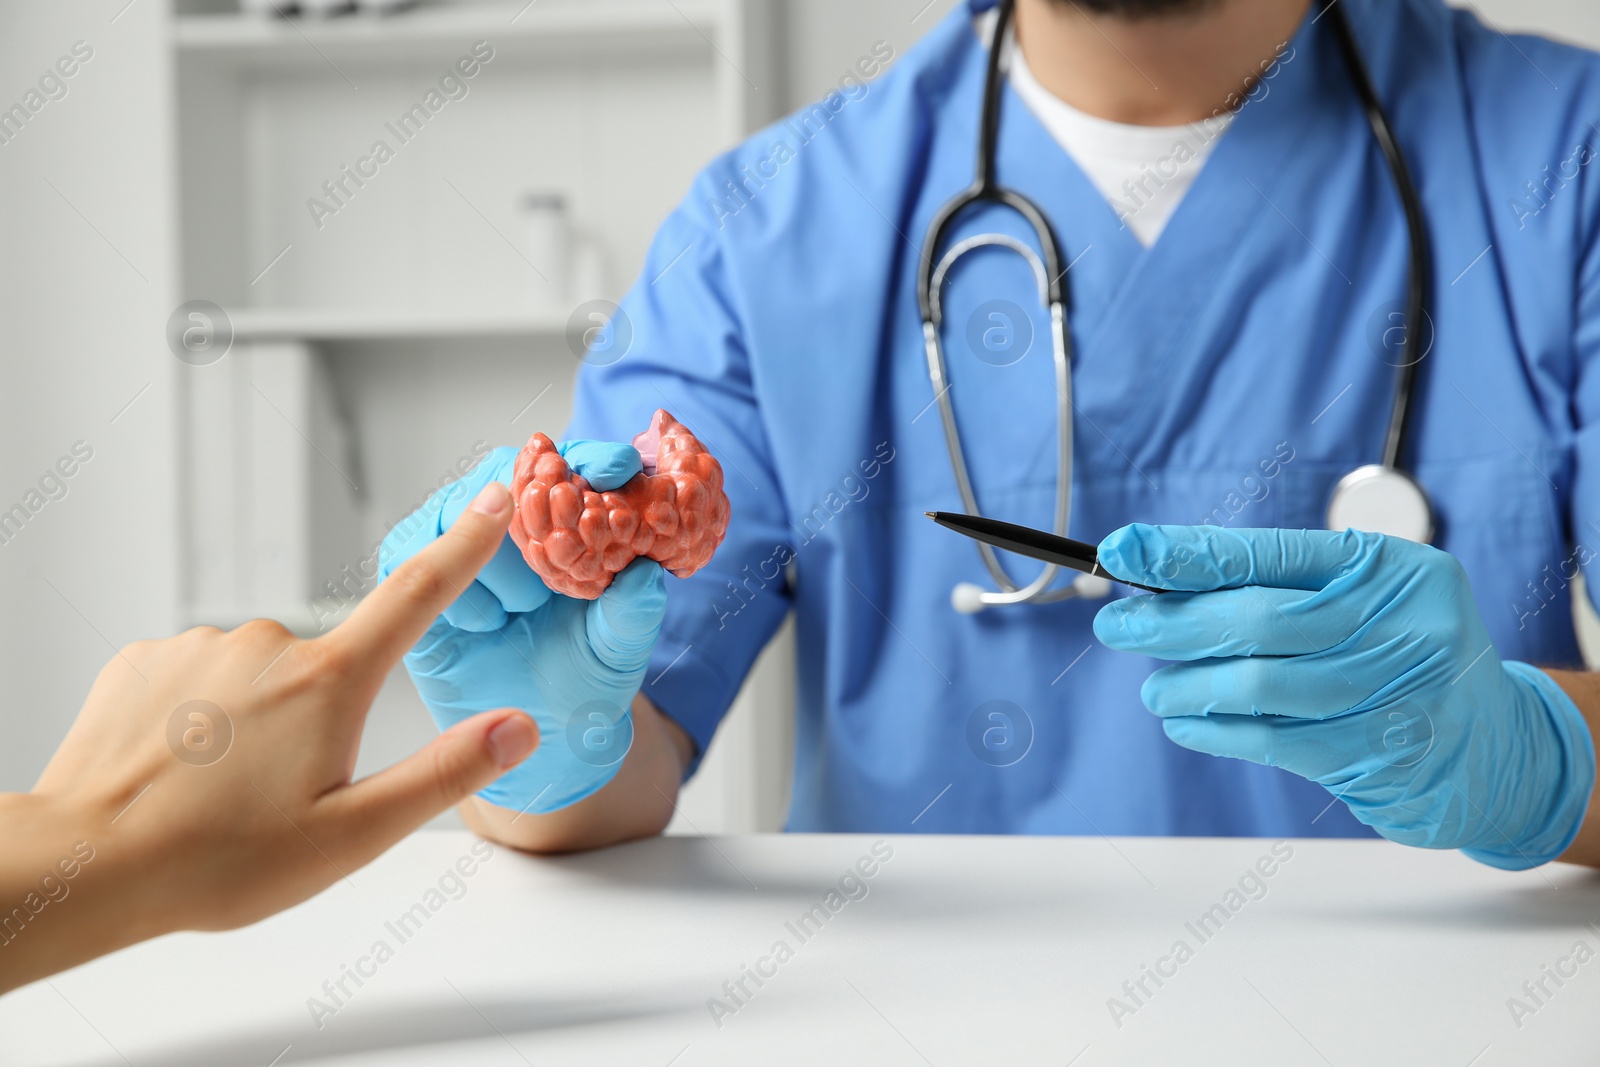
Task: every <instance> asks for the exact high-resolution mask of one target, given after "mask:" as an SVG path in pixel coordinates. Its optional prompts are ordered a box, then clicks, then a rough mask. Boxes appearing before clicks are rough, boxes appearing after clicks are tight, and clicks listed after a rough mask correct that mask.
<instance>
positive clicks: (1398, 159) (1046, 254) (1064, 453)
mask: <svg viewBox="0 0 1600 1067" xmlns="http://www.w3.org/2000/svg"><path fill="white" fill-rule="evenodd" d="M1014 10H1015V0H1000V3H999V5H998V10H997V11H996V15H995V24H994V32H993V36H992V38H991V41H990V47H989V55H988V59H987V65H986V70H985V76H984V79H985V80H984V92H983V109H982V115H981V121H980V127H979V133H978V159H977V166H976V174H975V177H974V179H973V182H972V184H971V185H969V186H968V187H967V188H966V189H964V190H962V191H961V192H960V193H958V194H957V195H956V196H954V197H952V198H951V199H950V200H949V201H948V202H946V203H945V204H944V205H943V206H942V207H940V209H939V211H938V212H937V213H935V215H934V218H933V220H932V222H930V224H929V226H928V234H927V237H926V238H925V239H924V243H923V254H922V257H921V261H920V263H919V265H918V271H917V281H918V285H917V303H918V311H919V313H920V315H921V318H922V332H923V347H924V351H925V354H926V358H927V363H928V376H929V380H930V381H931V382H932V384H933V388H934V393H935V399H936V401H937V403H938V406H939V415H940V423H941V425H942V427H943V430H944V437H945V444H946V447H947V450H948V451H949V453H950V464H951V467H952V469H953V470H954V473H955V479H956V487H957V491H958V493H959V494H960V497H961V503H962V506H963V507H964V508H965V509H966V511H967V513H968V514H969V515H978V514H980V511H979V505H978V499H977V493H976V490H975V489H974V487H973V481H972V476H971V472H970V470H969V469H968V467H967V461H966V456H965V449H964V448H963V447H962V442H961V433H960V429H959V428H958V426H957V424H956V418H955V407H954V403H953V401H952V399H951V396H950V393H951V388H950V384H951V383H950V379H949V368H948V367H947V366H946V363H945V359H944V347H943V344H942V342H941V340H940V329H941V327H942V325H943V308H942V306H941V300H940V290H941V288H942V286H943V284H944V280H945V278H946V277H947V276H948V274H949V271H950V267H951V266H952V265H953V263H954V262H955V260H956V259H958V258H959V257H960V256H961V255H964V254H966V253H967V252H969V251H971V250H973V249H974V248H977V247H982V246H985V245H997V246H1005V247H1009V248H1011V249H1012V250H1013V251H1016V252H1018V253H1019V254H1022V255H1024V256H1025V258H1028V259H1029V261H1030V265H1033V266H1034V268H1035V270H1034V273H1035V275H1036V277H1037V278H1038V280H1039V282H1040V286H1039V289H1040V293H1039V295H1040V299H1041V300H1042V301H1043V302H1044V304H1045V305H1046V306H1047V307H1048V308H1049V310H1050V318H1051V324H1050V333H1051V354H1052V359H1053V360H1054V362H1055V370H1056V393H1057V398H1058V404H1057V432H1058V436H1059V438H1060V440H1059V446H1058V451H1059V457H1058V466H1057V478H1056V513H1055V516H1054V518H1055V525H1054V527H1053V532H1054V533H1055V534H1056V535H1057V536H1060V537H1065V536H1066V534H1067V528H1068V526H1069V525H1070V523H1071V517H1072V508H1071V501H1072V435H1073V421H1074V420H1073V410H1074V409H1073V403H1072V356H1073V349H1072V328H1071V295H1070V288H1069V287H1068V286H1067V285H1066V284H1065V280H1064V276H1065V274H1066V271H1065V270H1064V269H1063V267H1062V264H1063V263H1064V262H1065V257H1064V255H1063V252H1062V247H1061V243H1060V241H1059V239H1058V238H1057V236H1056V233H1055V230H1054V228H1053V227H1052V226H1051V224H1050V220H1049V217H1048V216H1047V215H1045V213H1044V212H1043V211H1042V210H1041V209H1040V208H1039V206H1038V205H1037V204H1035V203H1034V202H1033V201H1032V200H1030V199H1029V198H1028V197H1026V196H1024V195H1023V194H1022V193H1020V192H1018V191H1016V190H1014V189H1008V188H1006V187H1004V186H1002V185H1000V184H999V181H998V179H997V178H996V175H995V158H996V151H997V147H998V145H999V132H1000V103H1001V98H1002V94H1001V91H1000V90H1001V80H1002V74H1003V72H1004V69H1005V58H1004V56H1003V54H1002V53H1003V52H1004V51H1005V47H1004V46H1005V41H1006V31H1007V29H1008V28H1009V26H1010V24H1011V21H1012V16H1013V12H1014ZM1324 16H1326V17H1328V18H1330V20H1331V21H1332V23H1333V28H1334V36H1335V39H1336V40H1337V42H1338V45H1339V49H1340V53H1341V55H1342V56H1343V57H1344V60H1345V66H1346V68H1347V69H1348V70H1349V72H1350V77H1351V80H1352V82H1353V83H1354V85H1355V89H1356V93H1357V95H1358V96H1359V97H1360V100H1361V104H1362V108H1363V111H1364V112H1365V114H1366V117H1367V120H1368V125H1370V126H1371V128H1372V131H1373V136H1374V137H1375V138H1376V140H1377V142H1378V146H1379V149H1380V150H1381V151H1382V153H1383V156H1384V159H1385V161H1386V163H1387V165H1388V168H1389V171H1390V174H1391V177H1392V178H1393V181H1394V185H1395V189H1396V191H1397V193H1398V194H1399V198H1400V203H1401V207H1402V209H1403V210H1404V212H1405V217H1406V228H1407V232H1408V236H1409V239H1410V264H1409V267H1410V272H1409V277H1408V280H1407V285H1406V303H1405V307H1406V311H1405V320H1404V329H1405V340H1404V345H1403V347H1402V356H1401V361H1400V365H1399V366H1398V367H1397V368H1396V373H1395V390H1394V398H1393V404H1392V407H1391V409H1390V415H1389V421H1388V426H1387V429H1386V432H1385V434H1384V440H1383V445H1382V456H1383V459H1382V462H1381V464H1380V465H1379V469H1380V470H1381V471H1384V472H1389V473H1392V474H1394V475H1395V476H1397V477H1399V478H1403V479H1405V480H1406V481H1407V482H1410V483H1411V484H1412V485H1413V486H1414V487H1415V489H1416V493H1417V496H1418V499H1419V500H1420V501H1421V507H1422V508H1423V510H1424V512H1425V513H1428V514H1425V515H1424V518H1425V519H1426V520H1427V521H1426V523H1425V525H1426V528H1427V529H1428V530H1429V531H1430V532H1431V530H1432V521H1431V508H1430V507H1429V505H1428V501H1427V495H1426V493H1425V492H1423V490H1422V488H1421V486H1420V485H1417V484H1416V480H1415V479H1414V478H1413V477H1412V476H1411V475H1410V474H1409V473H1408V472H1407V471H1406V470H1405V468H1404V466H1403V465H1402V464H1403V460H1404V457H1405V456H1406V453H1407V448H1408V445H1409V437H1410V431H1411V411H1412V397H1413V394H1414V391H1415V388H1416V384H1417V380H1418V375H1419V368H1420V365H1421V363H1422V360H1423V358H1425V357H1426V356H1427V354H1428V352H1427V349H1426V347H1425V345H1426V344H1427V343H1428V342H1429V340H1430V338H1431V334H1432V329H1431V322H1430V320H1429V319H1428V296H1429V293H1430V291H1431V287H1432V284H1433V260H1432V252H1431V248H1430V245H1429V240H1428V229H1427V216H1426V214H1425V212H1424V209H1423V205H1422V198H1421V195H1420V194H1419V192H1418V191H1417V187H1416V183H1415V181H1414V180H1413V179H1412V176H1411V170H1410V167H1409V166H1408V165H1407V163H1406V160H1405V156H1404V154H1403V153H1402V151H1401V150H1400V145H1399V142H1398V141H1397V140H1396V138H1395V136H1394V127H1393V125H1392V123H1391V122H1390V120H1389V116H1388V113H1387V112H1386V111H1385V110H1384V107H1383V103H1382V101H1381V100H1380V99H1379V97H1378V92H1377V89H1376V87H1375V86H1374V84H1373V81H1372V76H1371V74H1370V72H1369V71H1368V69H1367V65H1366V62H1365V60H1364V59H1363V58H1362V55H1361V49H1360V46H1359V44H1358V43H1357V41H1356V37H1355V32H1354V30H1353V29H1352V28H1351V26H1350V22H1349V19H1348V18H1347V17H1346V16H1345V13H1344V11H1343V9H1342V8H1341V7H1340V6H1339V3H1338V0H1331V2H1326V3H1324V6H1323V8H1322V11H1321V13H1320V14H1319V15H1318V16H1317V17H1318V18H1319V19H1320V18H1322V17H1324ZM982 203H994V204H998V205H1001V206H1004V207H1008V208H1010V209H1011V210H1013V211H1014V212H1016V213H1017V214H1019V215H1021V216H1022V217H1023V218H1024V219H1025V220H1026V221H1027V223H1028V224H1029V226H1030V227H1031V228H1032V229H1033V232H1034V235H1035V239H1036V240H1037V241H1038V243H1039V252H1038V253H1037V256H1035V254H1034V253H1033V251H1032V249H1028V248H1027V247H1026V246H1025V245H1023V244H1022V243H1021V242H1019V241H1017V240H1016V239H1015V238H1007V237H1001V236H1000V235H988V236H985V237H980V238H968V239H967V240H965V241H963V242H961V243H960V244H959V245H957V246H955V247H954V248H952V249H951V250H950V251H949V252H947V253H946V255H945V256H944V257H942V258H941V257H938V256H937V255H936V253H937V252H938V250H939V248H940V247H941V245H943V244H944V241H945V238H946V237H947V236H948V234H949V232H950V231H951V230H952V229H953V228H954V225H955V223H956V220H957V219H958V217H960V216H961V215H962V213H963V212H965V211H966V210H967V209H968V208H971V207H973V206H975V205H978V204H982ZM1362 469H1363V470H1365V469H1366V468H1362ZM1346 481H1348V479H1346V480H1344V481H1341V482H1340V488H1339V489H1337V490H1336V493H1337V492H1340V491H1343V487H1344V485H1345V482H1346ZM1336 502H1337V497H1336ZM1332 510H1333V508H1332V507H1330V512H1331V511H1332ZM978 551H979V555H980V556H981V558H982V560H983V563H984V567H985V569H986V570H987V571H988V572H989V575H990V577H991V578H992V579H993V580H994V582H995V584H996V585H997V586H998V587H999V589H1000V592H999V593H984V594H982V595H983V598H984V603H986V604H999V603H1021V602H1027V601H1031V602H1035V603H1048V602H1051V601H1055V600H1062V599H1065V598H1067V597H1070V596H1072V595H1074V589H1073V587H1071V586H1067V587H1065V588H1062V589H1055V590H1051V589H1048V586H1049V585H1050V583H1051V582H1052V581H1053V580H1054V578H1055V576H1056V571H1057V567H1055V566H1054V565H1050V564H1047V565H1046V566H1045V567H1044V569H1043V570H1042V571H1041V573H1040V574H1039V576H1038V577H1037V578H1035V579H1034V580H1033V581H1032V582H1029V583H1028V584H1027V585H1025V586H1023V585H1018V584H1017V583H1016V582H1015V581H1014V580H1012V579H1011V577H1010V576H1009V575H1007V574H1006V572H1005V569H1004V567H1003V566H1002V565H1001V563H1000V560H999V557H998V556H996V555H995V553H994V551H993V549H991V548H990V547H989V546H988V545H986V544H981V543H980V544H979V545H978Z"/></svg>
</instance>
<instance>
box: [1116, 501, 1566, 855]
mask: <svg viewBox="0 0 1600 1067" xmlns="http://www.w3.org/2000/svg"><path fill="white" fill-rule="evenodd" d="M1100 562H1101V563H1102V564H1103V565H1104V566H1105V568H1106V569H1107V570H1108V571H1110V572H1111V573H1112V574H1114V575H1116V576H1117V577H1119V578H1126V579H1128V580H1130V581H1134V582H1139V583H1140V584H1143V585H1150V586H1155V587H1157V588H1163V589H1174V590H1194V592H1174V593H1163V594H1160V595H1147V596H1138V597H1129V598H1125V599H1122V600H1118V601H1114V602H1112V603H1111V604H1108V605H1106V606H1105V607H1104V608H1102V609H1101V611H1100V613H1099V614H1098V615H1097V616H1096V617H1095V624H1094V629H1095V635H1096V636H1097V637H1099V638H1100V640H1101V641H1103V642H1104V643H1105V644H1107V645H1109V646H1110V647H1112V648H1115V649H1120V650H1123V651H1128V652H1139V653H1143V654H1144V655H1147V656H1154V657H1157V658H1159V659H1168V660H1178V661H1180V662H1178V663H1176V664H1175V665H1172V666H1168V667H1163V668H1161V669H1160V670H1158V671H1156V672H1155V673H1154V674H1152V675H1151V676H1150V677H1149V679H1148V680H1146V682H1145V684H1144V690H1143V697H1144V702H1145V705H1146V706H1147V707H1149V709H1150V710H1151V711H1153V712H1155V713H1156V714H1157V715H1159V716H1161V717H1162V718H1163V719H1164V720H1165V721H1164V723H1163V726H1164V727H1165V729H1166V733H1167V736H1168V737H1170V738H1171V739H1172V740H1174V741H1176V742H1177V743H1178V744H1180V745H1182V746H1184V747H1185V748H1190V749H1194V750H1196V751H1199V752H1209V753H1211V754H1212V755H1216V756H1228V757H1232V758H1234V759H1246V760H1250V761H1252V762H1254V763H1261V764H1265V765H1267V766H1269V767H1283V768H1285V769H1287V770H1290V771H1293V772H1294V773H1295V774H1298V775H1301V776H1302V777H1305V778H1309V779H1311V780H1312V781H1314V782H1317V783H1319V784H1321V785H1323V786H1325V787H1327V788H1328V789H1329V790H1330V791H1331V792H1332V793H1333V794H1334V795H1335V796H1336V797H1338V798H1339V799H1341V800H1343V801H1344V802H1345V803H1346V804H1348V805H1349V806H1350V809H1351V811H1353V812H1354V813H1355V816H1356V818H1358V819H1360V820H1361V821H1362V822H1364V823H1366V824H1367V825H1368V826H1371V827H1372V828H1373V829H1374V830H1376V831H1378V833H1380V834H1382V835H1383V836H1384V837H1387V838H1389V839H1390V840H1392V841H1398V842H1400V843H1402V844H1407V845H1418V846H1422V847H1425V848H1460V849H1464V850H1465V851H1466V852H1467V854H1468V855H1469V856H1471V857H1473V858H1474V859H1477V860H1480V861H1482V862H1484V863H1487V864H1489V865H1491V866H1494V867H1503V868H1507V869H1512V870H1519V869H1523V868H1527V867H1534V866H1537V865H1538V864H1541V863H1545V862H1547V861H1549V860H1552V859H1555V858H1556V857H1557V856H1559V855H1560V854H1561V853H1562V852H1563V851H1565V850H1566V848H1567V846H1568V845H1570V844H1571V843H1572V840H1573V838H1574V837H1575V836H1576V834H1577V832H1578V828H1579V826H1580V825H1581V823H1582V822H1583V817H1584V813H1585V811H1586V810H1587V807H1588V803H1589V793H1590V790H1591V789H1592V788H1593V786H1594V779H1595V754H1594V742H1593V740H1592V739H1591V738H1590V736H1589V730H1588V727H1587V726H1586V725H1585V724H1584V721H1583V717H1582V715H1581V714H1579V712H1578V709H1577V707H1576V706H1575V705H1574V704H1573V703H1572V700H1571V699H1570V698H1568V697H1567V695H1566V693H1565V692H1563V691H1562V689H1561V687H1560V686H1558V685H1557V684H1556V683H1555V682H1554V681H1553V680H1552V679H1551V678H1550V676H1549V675H1547V674H1545V673H1544V672H1543V671H1540V670H1537V669H1535V668H1533V667H1530V666H1528V665H1527V664H1525V663H1515V662H1509V663H1508V662H1503V661H1502V660H1501V659H1500V657H1499V656H1498V655H1496V653H1495V650H1494V647H1493V645H1492V644H1491V643H1490V641H1489V635H1488V633H1487V631H1486V630H1485V629H1484V625H1483V620H1482V618H1481V617H1480V616H1479V614H1478V610H1477V607H1476V605H1475V604H1474V602H1473V598H1472V590H1471V588H1470V587H1469V586H1468V583H1467V576H1466V572H1465V571H1463V570H1462V568H1461V565H1460V564H1459V563H1458V562H1456V560H1455V558H1454V557H1452V556H1450V555H1448V554H1446V553H1444V552H1441V551H1439V550H1438V549H1434V548H1429V547H1427V546H1426V545H1418V544H1414V543H1412V542H1410V541H1405V540H1401V539H1398V538H1392V537H1383V536H1380V535H1378V534H1368V533H1357V532H1354V531H1350V532H1345V533H1330V532H1328V531H1325V530H1227V529H1223V528H1220V527H1209V526H1199V527H1194V526H1143V525H1134V526H1125V527H1123V528H1122V529H1120V530H1118V531H1116V532H1115V533H1113V534H1112V535H1111V536H1110V537H1107V538H1106V539H1105V540H1104V541H1102V542H1101V543H1100Z"/></svg>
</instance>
